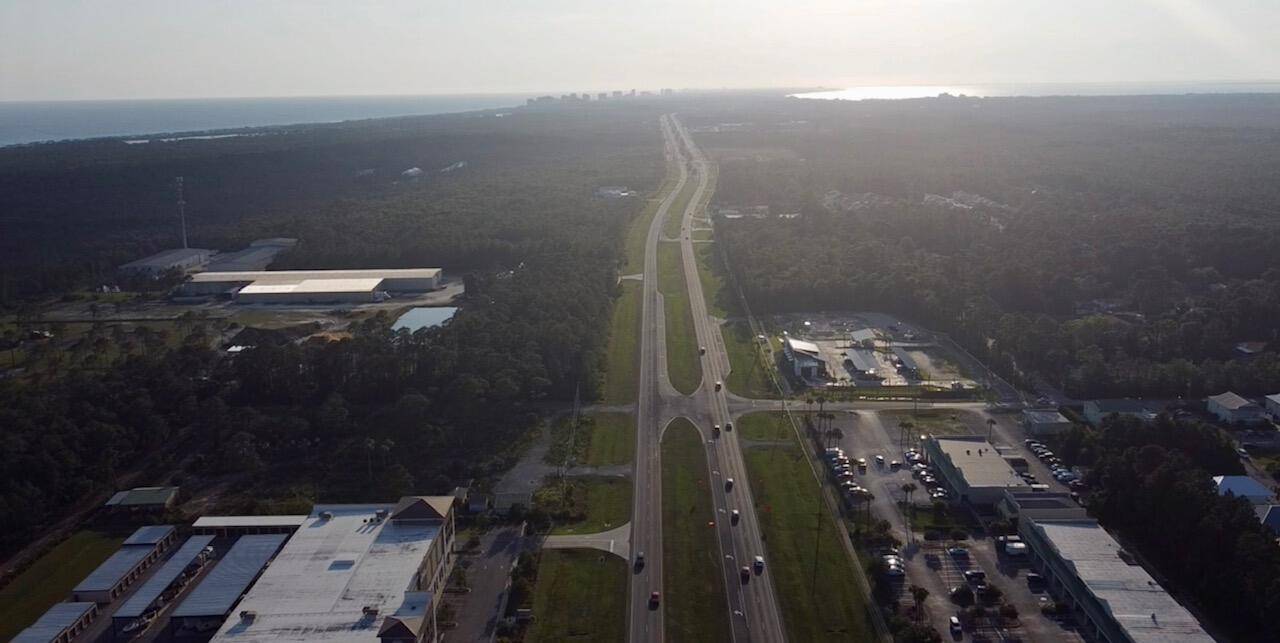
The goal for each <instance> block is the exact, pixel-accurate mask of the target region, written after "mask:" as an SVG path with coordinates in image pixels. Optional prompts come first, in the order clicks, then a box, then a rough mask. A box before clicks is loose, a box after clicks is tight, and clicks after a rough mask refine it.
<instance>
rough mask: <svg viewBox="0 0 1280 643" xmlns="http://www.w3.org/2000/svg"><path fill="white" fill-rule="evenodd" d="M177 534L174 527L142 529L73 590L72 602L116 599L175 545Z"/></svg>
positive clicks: (102, 602)
mask: <svg viewBox="0 0 1280 643" xmlns="http://www.w3.org/2000/svg"><path fill="white" fill-rule="evenodd" d="M175 534H176V532H175V531H174V529H173V527H172V526H170V525H152V526H149V527H139V528H138V530H137V531H135V532H133V535H132V536H129V538H128V539H127V540H125V542H124V544H123V545H122V546H121V547H120V549H119V550H117V551H116V553H114V554H112V555H111V557H110V558H107V559H106V560H105V561H103V562H102V564H101V565H98V568H97V569H95V570H93V571H92V572H90V573H89V575H88V576H86V577H85V579H84V580H82V581H80V584H78V585H76V587H75V589H73V590H71V597H72V600H75V601H93V602H95V603H99V604H105V603H110V602H111V601H113V600H115V599H116V598H117V597H118V596H120V595H121V594H122V593H124V590H125V589H126V588H128V587H129V585H131V584H133V581H135V580H137V578H138V576H140V575H141V574H142V572H143V570H145V569H146V568H147V567H150V566H151V564H152V563H154V562H156V560H158V559H159V558H160V554H161V553H163V552H164V551H165V550H166V549H168V547H169V545H170V544H172V543H173V540H174V538H175V537H176V535H175Z"/></svg>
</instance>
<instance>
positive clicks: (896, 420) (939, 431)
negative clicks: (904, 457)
mask: <svg viewBox="0 0 1280 643" xmlns="http://www.w3.org/2000/svg"><path fill="white" fill-rule="evenodd" d="M880 421H881V422H883V423H884V428H885V429H886V430H888V431H889V432H890V434H896V432H897V429H898V427H900V426H901V425H902V424H903V423H904V422H910V423H911V425H912V427H913V428H912V429H911V433H912V435H913V436H916V435H921V434H925V433H931V434H933V435H968V434H970V433H976V432H977V431H976V430H975V429H973V428H971V427H970V426H968V422H975V421H977V420H976V418H973V417H970V416H969V414H968V413H966V412H964V411H948V410H944V409H922V410H919V411H915V412H912V411H881V412H880ZM983 434H984V435H985V431H984V432H983Z"/></svg>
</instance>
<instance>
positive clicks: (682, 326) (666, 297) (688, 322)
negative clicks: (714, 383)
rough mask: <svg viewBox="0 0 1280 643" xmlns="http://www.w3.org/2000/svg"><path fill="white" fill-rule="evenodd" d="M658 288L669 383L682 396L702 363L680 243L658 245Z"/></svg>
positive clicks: (696, 381) (698, 377)
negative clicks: (665, 339)
mask: <svg viewBox="0 0 1280 643" xmlns="http://www.w3.org/2000/svg"><path fill="white" fill-rule="evenodd" d="M658 289H659V290H660V291H662V305H663V309H664V311H665V313H666V314H665V319H666V325H667V372H668V375H670V377H671V384H672V386H675V388H676V390H677V391H680V392H681V393H684V394H685V395H689V394H692V393H693V392H694V391H696V390H697V389H698V385H699V384H700V383H701V382H702V366H701V364H699V363H698V334H697V333H696V332H695V331H694V330H693V312H692V311H691V310H690V308H689V290H688V287H687V286H686V285H685V281H684V269H683V265H682V264H681V262H680V244H678V243H674V242H668V243H660V244H658Z"/></svg>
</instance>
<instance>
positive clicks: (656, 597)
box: [649, 592, 662, 608]
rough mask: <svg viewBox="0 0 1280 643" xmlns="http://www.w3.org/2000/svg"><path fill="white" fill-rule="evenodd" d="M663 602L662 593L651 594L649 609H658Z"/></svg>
mask: <svg viewBox="0 0 1280 643" xmlns="http://www.w3.org/2000/svg"><path fill="white" fill-rule="evenodd" d="M661 602H662V592H654V593H652V594H649V607H650V608H656V607H658V604H659V603H661Z"/></svg>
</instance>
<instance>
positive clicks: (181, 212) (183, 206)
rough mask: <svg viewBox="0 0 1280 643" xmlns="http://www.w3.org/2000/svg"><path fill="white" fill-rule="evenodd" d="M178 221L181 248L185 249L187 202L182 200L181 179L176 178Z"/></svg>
mask: <svg viewBox="0 0 1280 643" xmlns="http://www.w3.org/2000/svg"><path fill="white" fill-rule="evenodd" d="M177 182H178V219H179V220H180V221H181V222H182V248H183V249H184V250H185V249H187V202H186V201H185V200H184V199H183V198H182V177H178V179H177Z"/></svg>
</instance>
